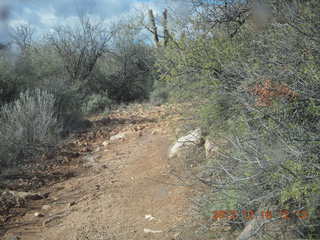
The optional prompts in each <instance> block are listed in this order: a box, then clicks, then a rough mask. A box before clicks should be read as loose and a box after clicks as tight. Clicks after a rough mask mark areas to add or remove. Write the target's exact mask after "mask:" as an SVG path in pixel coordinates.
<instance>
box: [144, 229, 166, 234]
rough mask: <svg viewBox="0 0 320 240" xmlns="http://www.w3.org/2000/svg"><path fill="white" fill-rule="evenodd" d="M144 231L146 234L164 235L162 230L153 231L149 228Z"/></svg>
mask: <svg viewBox="0 0 320 240" xmlns="http://www.w3.org/2000/svg"><path fill="white" fill-rule="evenodd" d="M143 231H144V232H145V233H162V231H161V230H152V229H148V228H145V229H143Z"/></svg>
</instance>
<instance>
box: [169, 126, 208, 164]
mask: <svg viewBox="0 0 320 240" xmlns="http://www.w3.org/2000/svg"><path fill="white" fill-rule="evenodd" d="M201 143H202V134H201V129H200V128H197V129H195V130H193V131H190V132H189V133H188V134H187V135H186V136H183V137H181V138H179V139H178V140H177V141H176V143H175V144H174V145H173V146H172V147H171V148H170V150H169V158H173V157H176V156H178V155H179V153H181V151H182V150H184V149H187V148H190V147H192V146H197V145H200V144H201Z"/></svg>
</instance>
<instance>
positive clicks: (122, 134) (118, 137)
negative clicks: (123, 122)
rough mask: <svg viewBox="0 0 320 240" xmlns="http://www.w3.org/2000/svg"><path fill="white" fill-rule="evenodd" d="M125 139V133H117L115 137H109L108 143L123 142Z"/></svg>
mask: <svg viewBox="0 0 320 240" xmlns="http://www.w3.org/2000/svg"><path fill="white" fill-rule="evenodd" d="M126 137H127V133H118V134H117V135H114V136H112V137H110V141H111V142H113V141H118V140H124V139H125V138H126Z"/></svg>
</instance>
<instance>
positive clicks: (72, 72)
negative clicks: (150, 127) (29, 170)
mask: <svg viewBox="0 0 320 240" xmlns="http://www.w3.org/2000/svg"><path fill="white" fill-rule="evenodd" d="M172 2H176V1H172ZM185 3H186V5H185V8H187V9H188V11H189V14H188V15H187V16H186V14H185V15H183V16H182V15H179V14H177V15H174V13H173V12H172V13H171V11H170V10H164V11H163V13H162V15H161V16H160V17H157V15H156V14H155V12H154V11H153V10H151V9H150V10H149V11H146V12H145V13H144V15H145V16H143V17H141V18H140V16H139V17H138V16H136V17H134V18H130V19H127V20H123V21H119V22H118V23H117V24H115V25H113V26H111V25H108V26H106V25H104V23H103V22H96V21H93V19H91V18H90V17H89V16H85V15H83V16H81V17H79V19H78V20H79V22H78V25H75V26H66V25H60V26H57V27H56V28H55V29H54V30H53V31H51V33H50V34H46V35H45V36H43V38H41V39H40V38H39V39H35V38H34V33H35V29H33V28H31V27H30V26H28V25H21V26H18V27H16V28H15V30H14V31H13V36H12V39H13V42H14V43H15V44H16V45H17V47H18V48H19V53H18V54H16V56H15V57H13V56H12V55H10V54H7V52H4V51H2V52H1V53H0V54H1V56H0V74H1V75H0V106H1V109H0V120H1V124H2V125H1V126H0V164H1V165H2V167H4V166H7V165H15V164H17V163H20V162H22V161H24V160H26V159H30V158H32V157H34V156H36V155H37V154H38V153H40V152H43V151H45V149H46V148H47V147H49V146H52V145H54V144H55V143H56V141H57V139H58V138H59V137H61V133H64V134H63V135H64V136H65V135H66V134H67V133H70V132H72V130H74V129H76V128H77V127H75V126H76V125H78V123H79V121H80V122H81V119H82V118H83V116H86V115H88V114H94V113H98V112H102V111H105V110H106V109H110V108H111V106H112V105H114V104H118V105H119V106H121V105H125V104H127V103H131V102H142V101H146V100H150V102H151V103H152V104H154V105H161V104H163V103H166V102H168V101H172V102H174V103H188V104H186V105H187V106H188V107H187V108H186V109H185V114H186V115H187V118H188V119H191V120H192V121H193V122H192V123H193V124H194V125H197V126H199V125H200V126H201V130H202V132H203V133H204V138H208V139H210V140H211V141H213V142H214V143H217V145H218V147H219V150H218V151H216V152H215V154H214V155H212V157H208V158H206V157H205V156H204V155H205V154H204V152H203V151H202V150H203V149H202V150H199V149H198V150H197V151H198V152H196V153H193V154H191V153H188V154H187V157H186V159H185V161H186V162H185V163H186V165H193V166H195V165H196V166H197V170H199V168H200V169H201V170H200V173H199V172H197V174H198V175H197V177H196V178H195V179H197V180H198V181H199V182H201V183H202V184H204V185H206V187H207V189H209V190H208V192H205V193H204V194H203V195H202V196H201V197H198V200H199V201H198V206H199V209H198V210H199V212H200V213H201V214H202V215H203V216H204V217H207V218H208V217H210V216H211V215H212V212H213V211H218V210H237V211H238V212H240V213H241V212H242V210H243V209H245V210H253V211H256V212H257V211H259V210H260V209H266V208H272V209H275V210H274V211H277V212H281V211H282V210H283V209H286V210H287V211H288V212H290V213H294V212H297V211H302V210H303V211H307V212H308V215H309V216H308V218H301V217H299V216H297V215H294V216H293V217H292V218H290V221H286V222H285V221H283V216H279V215H277V216H273V217H271V218H270V219H269V220H270V222H267V223H266V224H264V226H263V227H261V228H259V231H257V232H255V234H254V235H255V237H256V238H261V239H264V237H266V236H267V235H269V236H268V237H270V236H271V237H274V238H275V239H277V238H278V239H281V238H282V239H283V238H284V237H283V236H285V235H282V236H280V235H278V234H276V235H273V234H272V233H270V232H267V231H269V230H270V226H271V228H272V226H275V223H279V224H280V225H281V226H282V224H283V225H284V227H285V228H286V229H288V228H289V227H291V228H293V229H294V231H291V233H290V234H293V235H294V236H295V237H296V238H309V239H317V238H319V236H320V226H319V220H320V219H319V210H320V198H319V196H320V188H319V186H320V171H319V170H320V163H319V156H320V138H319V135H320V98H319V96H320V52H319V51H320V50H319V49H320V48H319V43H320V33H319V26H320V15H319V11H320V2H319V1H318V0H306V1H303V0H266V1H259V0H231V1H229V0H225V1H210V0H188V1H185ZM145 19H148V23H145V22H144V20H145ZM146 32H147V33H148V38H151V39H153V41H154V45H152V44H150V42H148V41H147V40H146V35H145V34H146ZM161 32H163V34H162V33H161ZM0 48H1V49H0V50H3V49H2V48H4V46H0ZM105 121H106V122H107V121H108V119H106V120H105ZM218 143H219V144H218ZM250 220H251V219H248V218H247V216H243V215H241V214H239V215H237V216H236V217H233V218H232V219H228V221H227V223H226V221H222V222H219V221H217V222H215V223H214V224H217V225H218V226H220V227H221V226H222V225H223V226H225V225H226V224H227V225H228V226H229V227H230V228H229V230H230V231H229V234H230V232H232V233H233V234H234V233H238V232H241V231H242V230H243V229H244V228H245V226H247V225H248V223H250ZM210 223H212V222H210ZM210 223H208V225H210ZM220 223H221V225H220ZM209 229H210V226H208V230H209ZM264 230H265V231H264ZM284 232H285V233H287V232H286V231H284ZM86 234H87V233H84V235H83V236H81V237H79V238H77V239H82V238H86V239H87V238H88V237H87V236H86ZM103 237H104V235H101V236H100V235H99V236H97V238H103Z"/></svg>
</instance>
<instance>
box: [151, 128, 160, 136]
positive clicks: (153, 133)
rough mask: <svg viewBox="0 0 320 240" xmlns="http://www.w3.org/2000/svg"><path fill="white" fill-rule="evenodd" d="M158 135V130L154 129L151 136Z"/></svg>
mask: <svg viewBox="0 0 320 240" xmlns="http://www.w3.org/2000/svg"><path fill="white" fill-rule="evenodd" d="M158 133H159V130H158V129H154V130H152V132H151V135H156V134H158Z"/></svg>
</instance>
